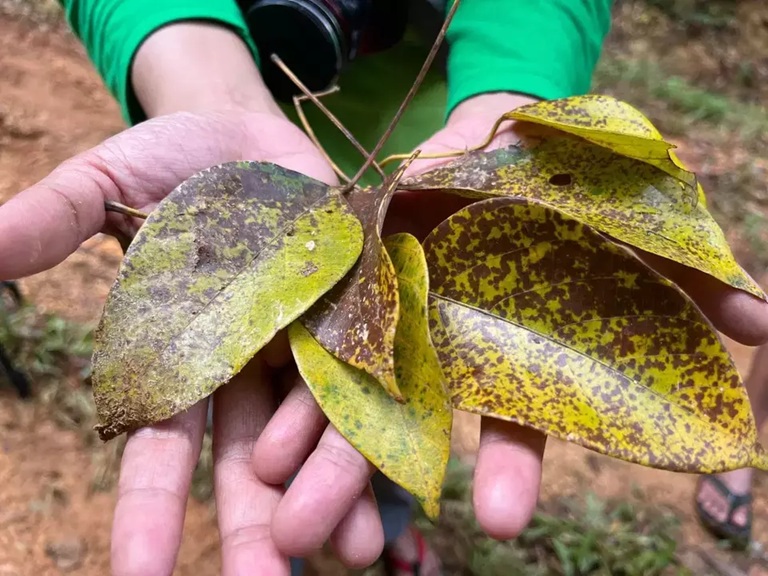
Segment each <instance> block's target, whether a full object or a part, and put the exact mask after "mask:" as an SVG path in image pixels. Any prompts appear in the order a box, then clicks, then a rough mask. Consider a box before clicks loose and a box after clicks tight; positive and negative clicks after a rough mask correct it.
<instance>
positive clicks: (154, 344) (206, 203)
mask: <svg viewBox="0 0 768 576" xmlns="http://www.w3.org/2000/svg"><path fill="white" fill-rule="evenodd" d="M362 244H363V231H362V228H361V225H360V222H359V221H358V219H357V217H356V216H355V214H354V213H353V211H352V209H351V207H350V206H349V205H348V204H347V202H346V201H345V200H344V198H343V197H342V196H341V195H340V194H339V192H338V191H336V190H335V189H333V188H330V187H328V186H326V185H325V184H323V183H321V182H318V181H316V180H313V179H311V178H308V177H306V176H304V175H301V174H299V173H297V172H293V171H291V170H286V169H283V168H280V167H279V166H276V165H274V164H268V163H260V162H237V163H229V164H223V165H220V166H215V167H213V168H210V169H208V170H205V171H203V172H201V173H199V174H197V175H195V176H193V177H191V178H189V179H188V180H186V181H185V182H184V183H182V184H181V185H180V186H179V187H178V188H176V189H175V190H174V191H173V192H172V193H171V194H170V195H169V196H168V197H167V198H166V199H165V200H163V202H161V203H160V204H159V205H158V207H157V209H156V210H154V211H153V212H152V213H151V214H150V216H149V218H148V219H147V220H146V222H145V223H144V225H143V226H142V227H141V228H140V230H139V233H138V234H137V236H136V238H135V239H134V241H133V243H132V244H131V246H130V248H129V249H128V251H127V253H126V255H125V259H124V261H123V265H122V267H121V269H120V272H119V273H118V277H117V281H116V282H115V284H114V286H113V287H112V290H111V292H110V294H109V297H108V299H107V303H106V307H105V311H104V314H103V316H102V319H101V323H100V325H99V328H98V331H97V337H96V344H95V350H94V355H93V380H94V396H95V399H96V406H97V409H98V416H99V421H100V424H99V433H100V435H101V437H102V438H103V439H105V440H107V439H109V438H112V437H114V436H116V435H119V434H121V433H122V432H124V431H127V430H132V429H135V428H137V427H140V426H145V425H148V424H153V423H155V422H158V421H161V420H164V419H166V418H169V417H171V416H173V415H175V414H177V413H179V412H180V411H182V410H185V409H187V408H189V407H190V406H192V405H193V404H195V403H196V402H198V401H199V400H201V399H203V398H205V397H206V396H208V395H209V394H211V393H212V392H213V391H214V390H215V389H216V388H217V387H218V386H220V385H221V384H224V383H225V382H227V381H229V380H230V379H231V378H232V376H233V375H235V374H237V373H238V372H239V371H240V369H241V368H242V367H243V366H244V365H245V363H246V362H248V360H250V359H251V358H252V357H253V356H254V354H256V352H258V350H259V349H260V348H262V347H263V346H264V345H266V344H267V343H268V342H269V341H270V340H271V339H272V337H273V336H274V335H275V333H276V332H277V331H278V330H280V329H281V328H283V327H285V326H287V325H288V324H290V323H291V322H292V321H293V320H295V319H296V318H298V317H299V316H300V315H301V314H302V313H303V312H305V311H306V310H307V309H308V308H309V307H310V306H311V305H312V304H314V303H315V302H316V301H317V300H318V298H320V297H321V296H322V295H323V294H324V293H325V292H327V291H328V290H329V289H331V288H332V287H333V286H334V285H335V284H336V283H337V282H338V281H339V280H340V279H341V278H342V277H343V276H344V274H345V273H346V272H347V271H348V270H349V269H350V268H351V267H352V266H353V265H354V263H355V261H356V260H357V259H358V257H359V255H360V252H361V250H362Z"/></svg>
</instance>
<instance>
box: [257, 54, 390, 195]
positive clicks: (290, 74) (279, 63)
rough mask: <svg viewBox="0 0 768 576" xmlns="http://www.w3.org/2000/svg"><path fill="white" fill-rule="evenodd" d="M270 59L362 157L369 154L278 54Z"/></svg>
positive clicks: (382, 173)
mask: <svg viewBox="0 0 768 576" xmlns="http://www.w3.org/2000/svg"><path fill="white" fill-rule="evenodd" d="M270 59H271V60H272V62H274V63H275V65H276V66H277V67H278V68H280V70H282V72H283V74H285V75H286V76H288V78H289V79H290V80H291V82H293V83H294V84H296V87H297V88H298V89H299V90H301V92H302V94H304V96H305V97H306V99H307V100H310V101H311V102H312V103H313V104H314V105H315V106H317V107H318V108H319V109H320V111H321V112H322V113H323V114H325V116H326V117H327V118H328V120H330V121H331V122H332V123H333V125H334V126H336V128H338V129H339V130H340V131H341V133H342V134H344V137H345V138H346V139H347V140H349V141H350V143H351V144H352V145H353V146H354V147H355V148H356V149H357V151H358V152H360V154H362V155H363V157H364V158H369V157H370V154H368V151H367V150H366V149H365V148H363V146H362V144H360V142H358V141H357V139H356V138H355V137H354V136H353V135H352V133H351V132H350V131H349V130H347V129H346V128H345V127H344V125H343V124H342V123H341V122H340V121H339V119H338V118H336V116H334V115H333V113H332V112H331V111H330V110H328V108H327V107H326V106H325V104H323V103H322V102H321V101H320V100H319V99H318V98H317V96H315V95H314V94H313V93H312V92H310V91H309V89H308V88H307V87H306V86H305V85H304V83H303V82H302V81H301V80H299V77H298V76H296V74H294V73H293V71H292V70H291V69H290V68H288V66H287V65H286V63H285V62H283V61H282V60H281V59H280V56H278V55H277V54H272V55H271V56H270ZM326 156H327V154H326ZM374 169H375V170H376V171H377V172H378V173H379V175H380V176H381V177H382V178H384V176H385V175H384V171H383V170H382V169H381V167H380V166H379V165H378V164H376V165H375V166H374ZM347 180H349V178H347Z"/></svg>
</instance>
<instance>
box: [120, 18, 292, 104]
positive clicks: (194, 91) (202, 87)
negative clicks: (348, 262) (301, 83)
mask: <svg viewBox="0 0 768 576" xmlns="http://www.w3.org/2000/svg"><path fill="white" fill-rule="evenodd" d="M131 81H132V85H133V89H134V92H135V94H136V98H137V99H138V101H139V103H140V104H141V107H142V108H143V110H144V112H145V114H146V115H147V116H148V117H149V118H152V117H156V116H162V115H165V114H171V113H173V112H181V111H186V112H203V111H212V110H218V111H226V110H242V111H248V112H261V113H269V114H273V115H277V116H283V113H282V111H281V110H280V107H279V106H278V104H277V103H276V102H275V100H274V98H272V95H271V94H270V92H269V90H268V89H267V87H266V85H265V84H264V81H263V80H262V78H261V73H260V72H259V69H258V67H257V66H256V63H255V62H254V60H253V56H252V55H251V52H250V50H249V48H248V46H247V45H246V43H245V42H244V41H243V40H242V39H241V38H240V37H239V36H238V35H237V34H236V33H235V32H234V31H233V30H231V29H229V28H227V27H224V26H222V25H219V24H215V23H204V22H177V23H174V24H170V25H168V26H164V27H163V28H160V29H159V30H157V31H156V32H154V33H153V34H151V35H150V36H149V37H148V38H147V39H146V40H145V41H144V42H143V43H142V45H141V46H140V47H139V49H138V50H137V52H136V56H135V58H134V61H133V66H132V68H131Z"/></svg>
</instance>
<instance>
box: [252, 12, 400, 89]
mask: <svg viewBox="0 0 768 576" xmlns="http://www.w3.org/2000/svg"><path fill="white" fill-rule="evenodd" d="M240 8H241V10H242V12H243V14H244V16H245V21H246V23H247V25H248V29H249V31H250V34H251V37H252V38H253V40H254V42H255V43H256V47H257V48H258V50H259V54H260V55H261V57H262V69H261V71H262V76H263V78H264V81H265V83H266V84H267V87H268V88H269V89H270V91H271V92H272V94H273V96H274V97H275V98H276V99H277V100H280V101H282V102H290V100H291V98H292V97H293V96H294V95H296V94H298V93H299V90H298V89H297V88H296V87H295V86H294V85H293V83H292V82H291V81H290V79H288V78H287V77H286V76H285V74H284V73H283V72H282V71H280V69H279V68H278V67H277V66H276V65H275V64H274V63H273V62H272V61H271V60H270V56H271V55H272V54H277V55H278V56H279V57H280V58H281V59H282V60H283V62H285V64H286V65H287V66H288V67H289V68H290V69H291V70H292V71H293V72H294V73H295V74H296V75H297V76H298V77H299V79H300V80H301V81H302V82H303V83H304V84H305V85H306V87H307V88H308V89H309V90H310V91H312V92H320V91H322V90H325V89H328V88H330V87H331V86H332V85H333V84H334V83H335V82H336V80H337V79H338V77H339V75H340V74H341V73H342V71H343V70H344V68H345V67H346V66H347V65H348V64H349V63H350V62H352V61H353V60H354V59H355V58H356V57H357V56H358V55H361V54H372V53H375V52H381V51H383V50H386V49H387V48H390V47H392V46H394V45H395V44H397V43H398V42H399V41H400V40H401V39H402V38H403V35H404V33H405V29H406V27H407V25H408V9H409V0H250V1H248V0H240Z"/></svg>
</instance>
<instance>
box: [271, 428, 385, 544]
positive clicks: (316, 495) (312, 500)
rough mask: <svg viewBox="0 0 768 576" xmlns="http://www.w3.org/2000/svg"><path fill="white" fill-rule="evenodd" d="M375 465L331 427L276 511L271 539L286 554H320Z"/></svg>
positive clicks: (358, 496)
mask: <svg viewBox="0 0 768 576" xmlns="http://www.w3.org/2000/svg"><path fill="white" fill-rule="evenodd" d="M373 472H374V467H373V466H372V465H371V464H370V463H369V462H368V461H367V460H366V459H365V458H364V457H363V456H362V455H361V454H360V453H359V452H358V451H357V450H355V449H354V448H353V447H352V446H351V445H350V444H349V442H347V441H346V440H345V439H344V437H343V436H342V435H341V434H339V432H338V431H337V430H336V428H334V427H333V426H332V425H329V426H328V427H327V428H326V430H325V432H324V433H323V436H322V438H320V442H319V443H318V445H317V448H316V449H315V451H314V452H313V453H312V455H311V456H310V457H309V458H308V459H307V461H306V463H305V464H304V466H303V467H302V468H301V471H300V472H299V474H298V475H297V476H296V479H295V480H294V481H293V483H292V484H291V486H290V487H289V488H288V491H287V492H286V494H285V497H284V498H283V499H282V501H281V502H280V504H279V505H278V507H277V511H276V512H275V516H274V519H273V523H272V537H273V539H274V540H275V542H276V543H277V546H278V547H279V549H280V550H281V551H282V552H283V554H287V555H290V556H299V557H301V556H306V555H308V554H310V553H311V552H314V551H316V550H319V549H320V548H321V547H322V545H323V544H324V543H325V541H326V540H328V537H329V536H330V535H331V532H333V530H334V529H335V528H336V526H337V525H338V524H339V522H341V520H342V518H344V516H346V515H347V513H348V512H349V511H350V509H351V508H352V505H353V504H354V503H355V502H356V501H358V500H359V498H360V495H361V494H362V492H363V490H364V489H365V487H366V486H367V485H368V481H369V480H370V478H371V476H372V474H373Z"/></svg>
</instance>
